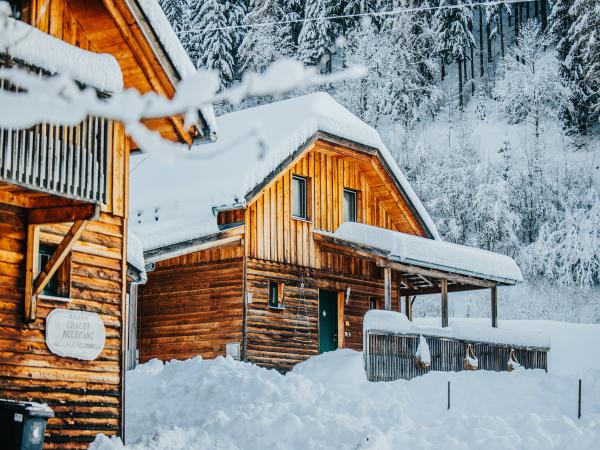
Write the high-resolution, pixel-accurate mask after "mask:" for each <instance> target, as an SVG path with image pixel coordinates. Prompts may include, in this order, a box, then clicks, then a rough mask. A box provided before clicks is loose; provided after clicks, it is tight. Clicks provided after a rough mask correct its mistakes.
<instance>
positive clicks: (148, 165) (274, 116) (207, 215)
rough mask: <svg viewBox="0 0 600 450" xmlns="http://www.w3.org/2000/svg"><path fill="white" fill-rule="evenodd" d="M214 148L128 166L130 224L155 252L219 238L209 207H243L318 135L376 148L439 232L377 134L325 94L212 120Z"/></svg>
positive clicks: (158, 155) (136, 160)
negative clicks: (214, 122) (214, 124)
mask: <svg viewBox="0 0 600 450" xmlns="http://www.w3.org/2000/svg"><path fill="white" fill-rule="evenodd" d="M217 126H218V128H219V134H220V138H219V140H218V141H217V142H215V143H212V144H208V145H202V146H196V147H192V150H191V151H190V152H188V153H187V154H185V155H174V154H169V155H167V154H164V153H162V152H152V153H149V154H141V155H139V156H135V157H133V160H132V163H131V167H132V169H131V192H132V198H131V203H130V217H131V220H130V226H131V227H132V229H133V230H134V231H135V233H136V234H137V235H138V236H139V237H140V239H141V240H142V243H143V246H144V250H146V251H147V250H152V249H156V248H160V247H164V246H166V245H170V244H174V243H179V242H182V241H185V240H188V239H195V238H200V237H202V236H205V235H208V234H214V233H217V232H218V231H219V230H218V227H217V221H216V217H215V215H214V214H213V207H219V206H225V205H233V204H242V205H243V204H244V203H245V202H246V201H249V200H250V199H249V198H248V195H249V194H250V192H251V191H252V190H253V189H254V188H255V187H256V186H258V185H259V184H260V183H261V182H262V181H264V180H265V179H266V178H267V177H268V176H269V175H271V174H272V173H273V172H274V171H275V170H276V169H277V168H278V166H279V165H280V164H281V163H282V162H284V161H285V160H286V158H288V157H289V156H291V155H292V154H294V152H296V151H297V150H298V149H300V148H301V147H302V146H303V144H305V143H306V142H307V141H309V140H310V139H311V137H313V136H314V135H315V133H317V132H319V131H321V132H325V133H330V134H333V135H336V136H338V137H341V138H344V139H347V140H349V141H354V142H356V143H358V144H363V145H367V146H370V147H374V148H377V149H378V150H379V152H380V154H381V157H382V158H383V159H384V160H385V162H386V163H387V165H388V166H389V167H390V170H391V171H392V172H393V175H394V176H395V178H396V179H397V181H398V183H399V184H400V186H401V187H402V188H403V190H404V192H405V194H406V196H407V197H408V199H409V201H410V202H411V203H412V205H413V207H414V208H415V210H416V212H417V214H419V216H420V218H421V220H422V221H423V222H424V224H425V226H426V227H427V228H428V230H429V232H430V233H431V235H432V236H434V237H435V238H436V239H439V237H438V234H437V230H436V228H435V225H434V224H433V222H432V220H431V219H430V217H429V215H428V214H427V212H426V211H425V208H424V207H423V205H422V204H421V201H420V200H419V199H418V198H417V196H416V194H415V193H414V191H413V189H412V187H411V186H410V184H409V182H408V181H407V180H406V178H405V177H404V175H403V174H402V172H401V170H400V168H399V167H398V165H397V163H396V162H395V160H394V158H393V157H392V155H391V154H390V152H389V151H388V149H387V148H386V147H385V145H384V144H383V142H382V141H381V138H380V137H379V134H378V133H377V132H376V131H375V130H374V129H373V128H372V127H370V126H369V125H367V124H366V123H364V122H363V121H362V120H360V119H359V118H357V117H356V116H354V115H353V114H352V113H350V112H349V111H348V110H347V109H345V108H344V107H343V106H341V105H340V104H339V103H337V102H336V101H335V100H334V99H333V98H332V97H331V96H330V95H328V94H326V93H314V94H309V95H305V96H301V97H296V98H293V99H290V100H284V101H280V102H276V103H271V104H267V105H263V106H258V107H255V108H248V109H245V110H242V111H237V112H233V113H230V114H225V115H223V116H221V117H218V118H217Z"/></svg>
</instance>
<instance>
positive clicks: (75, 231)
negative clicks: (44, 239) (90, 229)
mask: <svg viewBox="0 0 600 450" xmlns="http://www.w3.org/2000/svg"><path fill="white" fill-rule="evenodd" d="M87 223H88V222H87V220H78V221H76V222H75V223H74V224H73V225H72V226H71V229H70V230H69V231H68V232H67V234H66V235H65V237H64V238H63V240H62V242H61V243H60V244H59V245H58V247H56V250H54V253H52V256H51V257H50V259H49V260H48V262H47V263H46V266H45V267H44V269H43V270H42V271H41V272H40V273H39V275H38V276H37V277H36V279H35V281H34V282H33V288H32V293H31V297H32V298H37V296H38V295H39V294H40V293H41V292H42V291H43V290H44V288H45V287H46V285H47V284H48V282H49V281H50V279H51V278H52V276H53V275H54V274H55V273H56V271H57V270H58V268H59V267H60V265H61V264H62V262H63V261H64V260H65V258H66V257H67V255H68V254H69V252H70V251H71V250H72V248H73V246H74V245H75V243H76V242H77V240H78V239H79V237H80V236H81V234H82V233H83V230H84V229H85V226H86V225H87Z"/></svg>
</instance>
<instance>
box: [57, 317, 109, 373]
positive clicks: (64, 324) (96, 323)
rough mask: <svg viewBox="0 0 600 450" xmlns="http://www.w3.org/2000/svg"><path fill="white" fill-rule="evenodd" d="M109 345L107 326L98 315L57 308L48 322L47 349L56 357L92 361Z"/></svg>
mask: <svg viewBox="0 0 600 450" xmlns="http://www.w3.org/2000/svg"><path fill="white" fill-rule="evenodd" d="M105 341H106V331H105V329H104V323H103V322H102V319H100V316H99V315H98V314H96V313H90V312H85V311H74V310H70V309H60V308H57V309H54V310H52V311H51V312H50V314H48V317H47V318H46V345H48V348H49V349H50V351H51V352H52V353H54V354H55V355H59V356H65V357H70V358H76V359H82V360H85V361H91V360H93V359H96V358H97V357H98V355H100V353H102V350H103V349H104V343H105Z"/></svg>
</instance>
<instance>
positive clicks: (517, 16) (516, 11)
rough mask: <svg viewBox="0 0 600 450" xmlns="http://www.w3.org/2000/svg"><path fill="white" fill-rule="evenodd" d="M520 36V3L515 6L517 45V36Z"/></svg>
mask: <svg viewBox="0 0 600 450" xmlns="http://www.w3.org/2000/svg"><path fill="white" fill-rule="evenodd" d="M518 36H519V5H517V6H516V8H515V45H517V37H518Z"/></svg>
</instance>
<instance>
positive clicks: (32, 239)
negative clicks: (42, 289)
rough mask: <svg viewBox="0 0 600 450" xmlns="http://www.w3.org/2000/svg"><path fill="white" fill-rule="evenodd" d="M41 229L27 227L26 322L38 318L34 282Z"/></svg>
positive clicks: (31, 226) (34, 226)
mask: <svg viewBox="0 0 600 450" xmlns="http://www.w3.org/2000/svg"><path fill="white" fill-rule="evenodd" d="M39 241H40V229H39V227H38V226H36V225H28V226H27V259H26V261H25V322H26V323H30V322H33V321H35V318H36V310H37V308H36V301H37V299H36V298H35V297H34V296H33V295H32V294H33V280H34V277H35V275H36V274H37V273H38V270H39V269H38V249H39Z"/></svg>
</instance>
